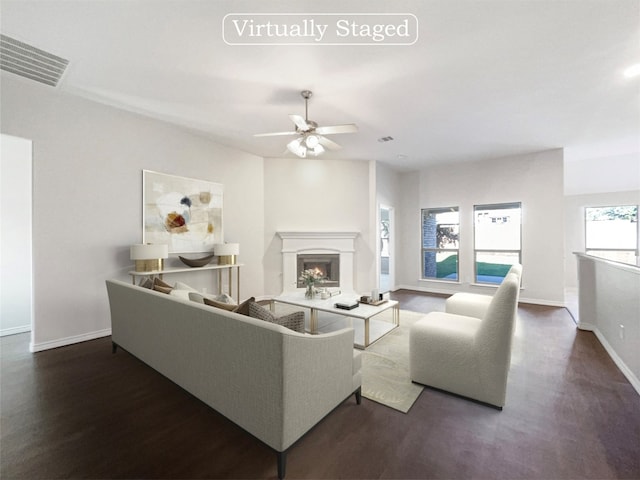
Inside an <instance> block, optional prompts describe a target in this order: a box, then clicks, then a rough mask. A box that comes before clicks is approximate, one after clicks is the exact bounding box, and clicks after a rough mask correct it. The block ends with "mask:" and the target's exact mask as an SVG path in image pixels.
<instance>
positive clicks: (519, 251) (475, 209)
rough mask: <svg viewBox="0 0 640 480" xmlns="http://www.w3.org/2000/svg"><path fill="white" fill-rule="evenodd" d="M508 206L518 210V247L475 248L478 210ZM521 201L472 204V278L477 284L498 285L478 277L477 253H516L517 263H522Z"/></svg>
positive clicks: (498, 208) (503, 208) (501, 208)
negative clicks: (515, 248)
mask: <svg viewBox="0 0 640 480" xmlns="http://www.w3.org/2000/svg"><path fill="white" fill-rule="evenodd" d="M509 208H513V209H516V208H517V209H519V210H520V225H519V228H518V243H519V245H520V248H519V249H517V250H514V249H499V248H497V249H486V248H476V245H477V240H478V232H477V213H478V211H479V210H506V209H509ZM522 216H523V209H522V202H504V203H488V204H479V205H474V206H473V280H474V283H475V284H477V285H499V283H496V282H489V281H481V280H480V279H479V278H478V254H479V253H481V254H482V253H504V254H514V253H517V254H518V259H517V263H520V264H522ZM502 278H504V277H502Z"/></svg>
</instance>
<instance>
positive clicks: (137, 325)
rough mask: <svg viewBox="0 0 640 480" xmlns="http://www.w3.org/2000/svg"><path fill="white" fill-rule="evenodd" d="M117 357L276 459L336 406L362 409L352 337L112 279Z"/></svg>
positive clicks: (282, 459)
mask: <svg viewBox="0 0 640 480" xmlns="http://www.w3.org/2000/svg"><path fill="white" fill-rule="evenodd" d="M106 283H107V291H108V295H109V305H110V308H111V327H112V340H113V351H114V353H115V352H116V350H117V348H118V347H121V348H123V349H124V350H126V351H127V352H129V353H131V354H132V355H134V356H136V357H137V358H139V359H140V360H142V361H143V362H145V363H146V364H148V365H149V366H150V367H152V368H154V369H155V370H157V371H158V372H160V373H161V374H162V375H164V376H166V377H167V378H169V379H170V380H172V381H173V382H175V383H176V384H178V385H179V386H181V387H182V388H184V389H185V390H187V391H188V392H189V393H191V394H193V395H194V396H195V397H197V398H199V399H200V400H202V401H203V402H204V403H206V404H207V405H209V406H210V407H212V408H213V409H215V410H216V411H218V412H219V413H221V414H222V415H224V416H225V417H227V418H228V419H230V420H231V421H233V422H234V423H236V424H237V425H239V426H240V427H242V428H243V429H245V430H246V431H247V432H249V433H250V434H252V435H254V436H255V437H256V438H258V439H259V440H261V441H262V442H264V443H265V444H267V445H268V446H269V447H271V448H272V449H274V450H275V451H276V453H277V459H278V463H277V465H278V476H279V478H283V477H284V475H285V466H286V452H287V449H288V448H289V447H291V445H293V444H294V443H295V442H296V441H297V440H298V439H299V438H300V437H302V436H303V435H304V434H305V433H306V432H307V431H308V430H310V429H311V428H312V427H313V426H314V425H315V424H317V423H318V422H319V421H320V420H321V419H322V418H323V417H325V416H326V415H327V414H328V413H329V412H331V411H332V410H333V409H334V408H335V407H336V406H338V405H339V404H340V403H341V402H343V401H344V400H345V399H347V398H348V397H349V396H350V395H351V394H355V396H356V400H357V403H358V404H359V403H360V384H361V378H360V365H361V363H360V362H361V360H360V353H359V352H357V351H355V350H354V348H353V329H350V328H348V329H343V330H340V331H336V332H332V333H328V334H322V335H305V334H301V333H297V332H294V331H292V330H289V329H287V328H285V327H282V326H280V325H276V324H273V323H268V322H265V321H262V320H257V319H254V318H250V317H247V316H244V315H240V314H238V313H233V312H228V311H224V310H222V309H217V308H214V307H210V306H207V305H202V304H199V303H196V302H193V301H189V300H185V299H181V298H178V297H174V296H171V295H167V294H164V293H160V292H156V291H153V290H149V289H145V288H142V287H138V286H134V285H130V284H128V283H125V282H121V281H118V280H107V282H106Z"/></svg>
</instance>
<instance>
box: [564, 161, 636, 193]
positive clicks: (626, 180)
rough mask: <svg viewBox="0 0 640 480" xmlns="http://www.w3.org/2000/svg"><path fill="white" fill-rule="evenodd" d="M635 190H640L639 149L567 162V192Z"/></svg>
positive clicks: (565, 189) (565, 172)
mask: <svg viewBox="0 0 640 480" xmlns="http://www.w3.org/2000/svg"><path fill="white" fill-rule="evenodd" d="M632 190H640V156H639V155H638V154H637V153H636V154H630V155H616V156H612V157H601V158H592V159H587V160H579V161H566V162H565V165H564V194H565V195H585V194H595V193H608V192H627V191H632Z"/></svg>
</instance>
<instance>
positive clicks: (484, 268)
mask: <svg viewBox="0 0 640 480" xmlns="http://www.w3.org/2000/svg"><path fill="white" fill-rule="evenodd" d="M473 211H474V218H475V222H474V225H475V231H474V234H475V237H474V240H475V281H476V282H477V283H494V284H499V283H501V282H502V279H503V278H504V277H505V276H506V274H507V272H508V271H509V269H510V268H511V265H513V264H514V263H521V261H520V257H521V224H522V221H521V217H522V208H521V204H520V202H517V203H503V204H497V205H476V206H474V207H473Z"/></svg>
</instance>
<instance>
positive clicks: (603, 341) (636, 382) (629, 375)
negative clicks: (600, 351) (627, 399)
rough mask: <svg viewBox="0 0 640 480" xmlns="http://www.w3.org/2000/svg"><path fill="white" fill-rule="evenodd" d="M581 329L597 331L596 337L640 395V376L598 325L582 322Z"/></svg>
mask: <svg viewBox="0 0 640 480" xmlns="http://www.w3.org/2000/svg"><path fill="white" fill-rule="evenodd" d="M587 327H591V328H587ZM580 329H581V330H589V329H590V330H591V331H592V332H593V333H595V335H596V338H597V339H598V340H599V341H600V343H601V344H602V346H603V347H604V349H605V350H606V351H607V353H608V354H609V356H610V357H611V359H612V360H613V362H614V363H615V364H616V365H617V366H618V368H619V369H620V371H621V372H622V374H623V375H624V376H625V377H627V380H629V383H630V384H631V386H632V387H633V388H634V389H635V391H636V392H638V395H640V380H638V377H636V376H635V375H634V374H633V372H632V371H631V369H630V368H629V367H627V364H626V363H624V361H623V360H622V359H621V358H620V357H619V356H618V354H617V353H616V351H615V350H614V349H613V347H612V346H611V345H610V344H609V342H607V339H606V338H605V336H604V335H603V334H602V333H600V330H598V329H597V328H596V327H593V326H592V325H589V324H582V325H581V326H580Z"/></svg>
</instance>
